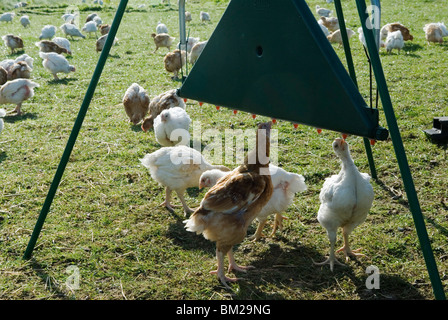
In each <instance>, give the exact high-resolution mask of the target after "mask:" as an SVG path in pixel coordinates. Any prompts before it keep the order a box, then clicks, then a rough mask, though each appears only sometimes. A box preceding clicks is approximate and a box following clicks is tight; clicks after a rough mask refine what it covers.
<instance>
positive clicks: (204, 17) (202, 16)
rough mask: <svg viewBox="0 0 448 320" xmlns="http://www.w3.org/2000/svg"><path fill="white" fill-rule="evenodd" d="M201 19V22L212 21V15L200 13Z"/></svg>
mask: <svg viewBox="0 0 448 320" xmlns="http://www.w3.org/2000/svg"><path fill="white" fill-rule="evenodd" d="M199 19H200V20H201V22H204V21H210V14H209V13H208V12H205V11H201V12H200V13H199Z"/></svg>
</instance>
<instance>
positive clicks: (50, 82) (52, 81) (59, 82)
mask: <svg viewBox="0 0 448 320" xmlns="http://www.w3.org/2000/svg"><path fill="white" fill-rule="evenodd" d="M73 81H78V78H63V79H58V80H56V79H53V80H48V84H51V85H53V84H69V83H70V82H73Z"/></svg>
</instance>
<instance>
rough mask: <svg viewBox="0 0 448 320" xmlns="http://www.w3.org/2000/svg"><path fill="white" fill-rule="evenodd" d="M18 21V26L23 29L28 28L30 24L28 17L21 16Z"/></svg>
mask: <svg viewBox="0 0 448 320" xmlns="http://www.w3.org/2000/svg"><path fill="white" fill-rule="evenodd" d="M19 21H20V24H21V25H22V26H23V27H24V28H26V27H28V26H29V25H30V24H31V22H30V17H29V16H27V15H23V16H21V17H20V20H19Z"/></svg>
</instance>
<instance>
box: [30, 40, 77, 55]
mask: <svg viewBox="0 0 448 320" xmlns="http://www.w3.org/2000/svg"><path fill="white" fill-rule="evenodd" d="M36 46H37V47H38V48H39V50H40V51H42V52H56V53H59V54H61V53H65V54H70V52H69V51H68V50H67V49H66V48H63V47H61V46H60V45H58V44H57V43H55V42H53V41H50V40H41V41H39V42H36Z"/></svg>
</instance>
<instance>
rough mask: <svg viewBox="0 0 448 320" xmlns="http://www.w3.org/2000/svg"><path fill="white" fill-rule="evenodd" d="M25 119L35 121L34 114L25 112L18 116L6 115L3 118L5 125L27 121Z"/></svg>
mask: <svg viewBox="0 0 448 320" xmlns="http://www.w3.org/2000/svg"><path fill="white" fill-rule="evenodd" d="M27 119H37V115H36V114H35V113H32V112H26V111H25V112H23V113H22V114H21V115H20V116H18V115H15V114H11V115H6V117H4V118H3V120H4V121H5V122H6V123H15V122H17V121H22V120H27Z"/></svg>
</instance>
